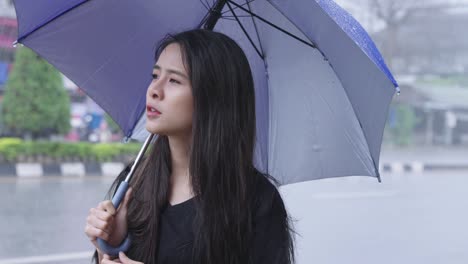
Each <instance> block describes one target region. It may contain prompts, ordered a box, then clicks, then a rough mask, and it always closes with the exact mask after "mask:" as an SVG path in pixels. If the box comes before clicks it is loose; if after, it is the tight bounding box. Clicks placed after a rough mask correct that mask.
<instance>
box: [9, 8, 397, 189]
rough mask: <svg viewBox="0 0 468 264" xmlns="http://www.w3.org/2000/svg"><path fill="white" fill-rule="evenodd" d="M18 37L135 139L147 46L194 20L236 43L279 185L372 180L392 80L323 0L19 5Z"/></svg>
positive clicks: (258, 154)
mask: <svg viewBox="0 0 468 264" xmlns="http://www.w3.org/2000/svg"><path fill="white" fill-rule="evenodd" d="M14 3H15V8H16V13H17V17H18V25H19V34H18V36H19V38H18V42H19V43H22V44H24V45H26V46H28V47H30V48H31V49H33V50H34V51H35V52H36V53H38V54H39V55H40V56H42V57H43V58H44V59H46V60H47V61H49V62H50V63H51V64H52V65H54V66H55V67H56V68H57V69H59V70H60V71H61V72H62V73H64V74H65V75H66V76H67V77H68V78H69V79H71V80H72V81H73V82H74V83H75V84H76V85H78V86H79V87H80V88H81V89H83V90H84V91H85V92H86V93H87V94H88V95H89V96H90V97H91V98H92V99H93V100H94V101H95V102H97V103H98V104H99V105H100V106H101V107H102V108H103V109H104V110H105V111H106V112H107V113H108V114H109V115H110V116H111V117H112V118H113V119H114V120H115V121H116V122H117V123H118V124H119V126H120V127H121V128H122V130H123V132H124V133H125V135H126V136H127V138H135V139H139V140H143V139H144V138H146V137H147V135H148V132H147V131H146V130H145V128H144V122H145V116H144V111H145V99H146V98H145V95H146V94H145V93H146V89H147V87H148V85H149V83H150V82H151V72H152V66H153V64H154V61H153V57H154V50H155V47H156V46H155V45H156V43H158V42H159V41H160V40H161V39H162V38H163V37H164V36H165V35H166V34H167V33H177V32H179V31H184V30H188V29H193V28H199V27H208V28H210V29H211V28H212V29H213V30H215V31H219V32H222V33H224V34H226V35H228V36H230V37H231V38H233V39H234V40H236V41H237V43H238V44H239V45H240V46H241V47H242V48H243V50H244V52H245V53H246V55H247V57H248V58H249V62H250V66H251V68H252V72H253V76H254V81H255V92H256V115H257V145H256V148H255V163H256V164H255V165H256V167H257V168H258V169H259V170H261V171H264V172H268V173H269V174H271V175H272V176H274V177H275V178H276V179H278V180H279V181H280V182H281V183H282V184H288V183H294V182H300V181H307V180H312V179H320V178H328V177H339V176H348V175H368V176H374V177H379V172H378V164H379V155H380V146H381V143H382V136H383V129H384V126H385V122H386V119H387V113H388V106H389V104H390V101H391V100H392V97H393V95H394V93H395V91H398V85H397V83H396V81H395V80H394V78H393V76H392V75H391V73H390V72H389V70H388V68H387V67H386V65H385V63H384V61H383V59H382V57H381V55H380V53H379V52H378V50H377V48H376V47H375V45H374V43H373V42H372V40H371V39H370V37H369V36H368V34H367V33H366V32H365V30H364V29H363V28H362V27H361V26H360V24H359V23H358V22H357V21H356V20H355V19H353V18H352V17H351V16H350V15H349V14H348V13H347V12H346V11H344V10H343V9H341V8H340V7H339V6H338V5H336V4H335V3H334V2H333V1H331V0H296V1H284V0H269V1H267V0H249V1H246V0H236V1H230V0H227V1H226V0H219V1H216V2H215V1H207V0H201V1H193V0H190V1H187V0H171V1H146V0H134V1H127V0H114V1H112V4H109V2H108V1H84V0H69V1H61V0H48V1H28V0H16V1H15V2H14Z"/></svg>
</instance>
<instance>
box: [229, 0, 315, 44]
mask: <svg viewBox="0 0 468 264" xmlns="http://www.w3.org/2000/svg"><path fill="white" fill-rule="evenodd" d="M227 3H228V4H229V3H231V4H233V5H235V6H236V7H238V8H239V9H242V10H243V11H244V12H247V13H249V14H251V15H252V16H253V17H256V18H258V19H260V20H261V21H262V22H264V23H266V24H268V25H269V26H271V27H274V28H275V29H277V30H279V31H281V32H283V33H284V34H286V35H288V36H290V37H292V38H294V39H296V40H298V41H300V42H302V43H304V44H306V45H307V46H309V47H311V48H314V49H316V48H317V47H316V46H315V45H314V44H311V43H309V42H307V41H305V40H303V39H301V38H299V37H298V36H296V35H294V34H292V33H290V32H288V31H287V30H284V29H282V28H280V27H278V26H277V25H275V24H273V23H271V22H270V21H268V20H266V19H264V18H262V17H260V16H258V15H257V14H255V13H253V12H251V11H249V10H247V9H245V8H244V7H242V6H240V5H238V4H237V3H235V2H234V1H232V0H227Z"/></svg>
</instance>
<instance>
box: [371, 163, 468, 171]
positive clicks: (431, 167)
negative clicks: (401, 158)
mask: <svg viewBox="0 0 468 264" xmlns="http://www.w3.org/2000/svg"><path fill="white" fill-rule="evenodd" d="M459 170H468V161H467V162H466V163H423V162H419V161H413V162H387V163H381V164H380V166H379V171H380V172H381V173H382V172H385V173H423V172H433V171H459Z"/></svg>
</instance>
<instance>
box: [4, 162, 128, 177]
mask: <svg viewBox="0 0 468 264" xmlns="http://www.w3.org/2000/svg"><path fill="white" fill-rule="evenodd" d="M124 168H125V164H124V163H122V162H104V163H83V162H66V163H55V164H41V163H16V164H0V177H18V178H37V177H42V176H63V177H84V176H114V177H117V175H119V174H120V172H122V170H123V169H124Z"/></svg>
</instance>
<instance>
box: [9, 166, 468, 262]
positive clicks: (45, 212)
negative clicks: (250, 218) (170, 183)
mask: <svg viewBox="0 0 468 264" xmlns="http://www.w3.org/2000/svg"><path fill="white" fill-rule="evenodd" d="M382 179H383V183H380V184H379V183H378V182H377V181H376V179H374V178H368V177H346V178H341V179H327V180H319V181H312V182H307V183H300V184H293V185H289V186H285V187H282V189H281V192H282V195H283V198H284V200H285V203H286V206H287V207H288V209H289V211H290V213H291V214H292V216H293V217H294V218H296V219H297V222H296V224H295V226H296V230H297V232H298V233H299V234H300V236H299V237H298V238H297V247H298V248H297V250H298V251H297V252H298V257H297V258H298V263H299V264H304V263H305V264H308V263H323V264H338V263H340V264H341V263H360V264H367V263H369V264H370V263H379V264H394V263H412V264H418V263H424V264H436V263H437V264H438V263H451V264H458V263H460V264H461V263H463V264H466V263H468V250H467V249H468V224H467V223H468V172H456V173H453V172H438V173H425V174H424V175H420V174H409V175H390V174H387V175H386V174H384V175H382ZM111 182H112V179H111V178H98V177H96V178H92V177H85V178H43V179H24V180H20V179H14V178H0V237H1V238H3V239H2V240H1V241H0V264H4V263H52V264H59V263H67V264H75V263H89V261H90V252H91V250H92V246H91V244H90V243H89V242H88V240H87V237H86V236H85V235H84V232H83V230H84V223H85V218H86V215H87V213H88V209H89V208H90V207H94V206H95V205H96V204H97V203H98V202H99V201H101V200H102V199H103V198H104V195H105V193H106V191H107V189H108V187H109V185H110V184H111Z"/></svg>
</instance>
